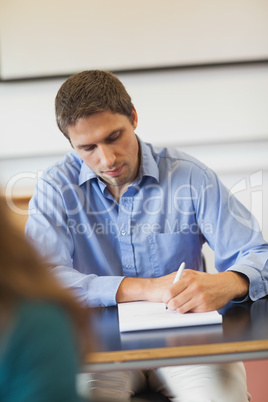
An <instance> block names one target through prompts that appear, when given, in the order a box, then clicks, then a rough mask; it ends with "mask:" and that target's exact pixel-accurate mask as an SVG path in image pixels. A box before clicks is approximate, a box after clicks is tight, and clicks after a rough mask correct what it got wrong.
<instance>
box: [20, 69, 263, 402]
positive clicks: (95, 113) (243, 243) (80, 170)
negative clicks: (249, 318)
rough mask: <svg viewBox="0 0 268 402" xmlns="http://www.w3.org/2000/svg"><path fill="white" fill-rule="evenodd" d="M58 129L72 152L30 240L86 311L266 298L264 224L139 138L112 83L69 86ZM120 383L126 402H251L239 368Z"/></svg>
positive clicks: (85, 81) (144, 375) (45, 191)
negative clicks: (145, 392)
mask: <svg viewBox="0 0 268 402" xmlns="http://www.w3.org/2000/svg"><path fill="white" fill-rule="evenodd" d="M56 118H57V123H58V126H59V128H60V130H61V131H62V132H63V134H64V135H65V136H66V137H67V138H68V140H69V141H70V143H71V145H72V147H73V148H74V150H75V152H74V153H69V154H68V155H66V157H65V159H64V161H63V162H61V163H59V164H56V165H54V166H52V167H51V168H49V169H48V170H47V171H46V172H44V174H43V176H42V177H41V178H40V180H39V182H38V184H37V187H36V191H35V194H34V196H33V198H32V200H31V202H30V206H29V208H30V211H33V212H34V213H32V214H30V217H29V220H28V222H27V226H26V235H27V237H28V239H30V240H31V241H32V242H33V243H34V244H35V245H36V247H37V248H38V250H39V251H40V252H41V254H42V255H43V256H44V257H45V258H46V259H47V260H48V262H49V264H50V265H51V266H53V270H54V272H55V273H56V274H57V276H58V277H59V278H61V280H62V282H63V283H64V284H65V285H66V286H68V287H71V288H73V290H74V292H76V294H77V296H78V297H79V298H80V300H81V301H83V302H84V303H87V304H89V305H92V306H110V305H114V304H116V303H118V302H126V301H134V300H148V301H153V302H164V303H166V304H167V306H168V308H169V309H171V310H175V309H177V310H178V311H179V312H181V313H185V312H187V311H193V312H201V311H209V310H215V309H219V308H221V307H223V306H224V305H225V304H226V303H227V302H229V301H230V300H234V299H236V300H238V301H243V300H246V299H247V298H250V299H251V300H256V299H258V298H261V297H263V296H266V295H267V293H268V286H267V283H268V263H267V261H268V245H267V244H266V243H265V242H264V240H263V238H262V236H261V233H260V231H259V228H258V225H257V223H256V221H255V219H254V218H253V217H252V216H251V214H250V213H249V211H247V210H246V209H245V208H244V207H243V206H242V205H241V204H240V203H239V202H238V201H237V200H236V199H235V198H234V197H233V196H231V195H230V194H229V193H228V191H227V190H226V188H225V187H224V186H223V185H222V184H221V183H220V181H219V179H218V178H217V176H216V175H215V174H214V173H213V172H212V171H211V170H210V169H208V168H207V167H206V166H204V165H203V164H202V163H200V162H199V161H197V160H195V159H194V158H192V157H190V156H188V155H186V154H184V153H182V152H179V151H177V150H174V149H167V148H162V149H160V148H159V149H157V148H155V147H153V146H152V145H151V144H145V143H144V142H142V141H141V140H140V139H139V138H137V136H136V134H135V129H136V127H137V124H138V116H137V112H136V110H135V108H134V106H133V104H132V102H131V98H130V96H129V95H128V93H127V92H126V90H125V88H124V86H123V84H122V83H121V82H120V81H119V80H118V79H117V78H116V77H115V76H114V75H113V74H111V73H108V72H103V71H84V72H81V73H78V74H75V75H74V76H72V77H70V78H69V79H67V80H66V82H65V83H64V84H63V85H62V87H61V88H60V90H59V92H58V94H57V97H56ZM205 242H208V244H209V245H210V246H211V247H212V248H213V249H214V251H215V266H216V268H217V270H218V271H219V273H217V274H214V275H211V274H208V273H205V272H202V271H203V269H202V258H201V251H202V245H203V244H204V243H205ZM183 261H184V262H185V264H186V269H185V270H184V273H183V275H182V277H181V279H180V280H179V281H178V282H177V283H176V284H173V280H174V278H175V275H176V271H177V269H178V267H179V265H180V264H181V262H183ZM120 375H121V377H120ZM110 376H111V377H112V378H113V374H110ZM114 376H115V377H114V378H117V379H118V378H119V377H120V378H121V379H122V378H124V380H122V384H121V385H118V387H117V388H118V389H119V388H120V389H119V390H118V393H117V394H116V396H115V400H117V401H119V400H128V398H129V397H130V395H131V394H132V393H133V391H136V390H139V389H140V388H141V387H142V385H143V384H144V383H145V380H147V381H148V382H149V383H150V384H151V385H152V386H153V387H154V388H155V389H157V390H160V391H161V392H163V393H164V394H166V395H167V396H168V397H169V398H170V399H171V400H172V401H187V402H189V401H194V402H201V401H210V400H211V401H212V400H213V401H217V402H218V401H219V402H220V401H222V402H225V401H226V402H227V401H228V402H232V401H233V402H238V401H239V402H244V401H247V400H250V396H249V395H247V391H246V380H245V373H244V368H243V365H242V364H240V363H237V364H229V365H211V366H210V365H205V366H191V367H185V366H183V367H175V368H174V367H173V368H172V367H167V368H159V369H157V370H153V371H143V372H141V371H140V372H138V371H137V372H130V373H127V374H126V373H115V374H114ZM116 376H118V377H116ZM126 376H127V379H126ZM102 385H103V382H102V378H101V375H100V376H99V377H98V378H97V385H96V388H98V387H100V388H101V387H102ZM119 391H120V392H121V393H120V392H119ZM113 392H115V391H114V390H113ZM94 395H95V397H96V399H97V398H98V392H97V390H95V394H94ZM108 395H111V393H109V392H108ZM108 395H107V400H108ZM103 400H105V399H103Z"/></svg>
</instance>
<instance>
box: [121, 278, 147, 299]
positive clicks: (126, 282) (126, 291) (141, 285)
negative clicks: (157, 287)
mask: <svg viewBox="0 0 268 402" xmlns="http://www.w3.org/2000/svg"><path fill="white" fill-rule="evenodd" d="M149 281H150V279H146V278H124V279H123V280H122V282H121V284H120V285H119V288H118V291H117V294H116V301H117V303H123V302H128V301H137V300H146V289H147V288H148V285H149V283H150V282H149Z"/></svg>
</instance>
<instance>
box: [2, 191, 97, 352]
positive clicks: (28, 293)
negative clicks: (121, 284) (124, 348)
mask: <svg viewBox="0 0 268 402" xmlns="http://www.w3.org/2000/svg"><path fill="white" fill-rule="evenodd" d="M0 222H1V230H0V306H2V307H3V306H4V307H7V308H8V307H9V306H12V305H13V304H16V303H19V302H20V301H23V300H34V301H49V302H52V303H55V304H57V305H61V306H62V307H63V308H64V309H65V310H66V311H67V312H68V313H69V315H70V317H71V319H72V321H73V324H74V328H75V329H76V330H77V331H76V332H77V336H78V340H79V343H80V345H81V346H82V348H81V352H83V353H85V352H86V351H89V349H90V348H91V345H90V343H89V334H88V326H89V312H90V310H89V308H83V307H82V306H81V305H80V304H79V303H78V302H77V301H76V300H75V299H74V297H73V296H72V294H71V292H70V291H69V290H67V289H64V288H63V287H62V286H61V285H60V284H59V283H58V281H57V280H56V279H55V277H54V276H53V274H52V273H51V271H50V270H49V268H48V267H47V266H46V265H45V264H43V263H42V262H41V260H40V258H39V256H38V255H37V254H36V252H35V251H34V250H33V249H32V247H31V246H30V245H29V244H28V243H27V242H26V240H25V239H24V236H23V233H22V232H21V231H20V230H19V229H18V228H17V227H16V226H14V224H13V222H12V221H11V219H10V217H9V209H8V208H7V205H6V201H5V199H4V198H3V197H2V196H0Z"/></svg>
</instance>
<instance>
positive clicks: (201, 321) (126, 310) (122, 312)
mask: <svg viewBox="0 0 268 402" xmlns="http://www.w3.org/2000/svg"><path fill="white" fill-rule="evenodd" d="M118 316H119V329H120V331H121V332H127V331H139V330H145V329H159V328H172V327H187V326H194V325H209V324H221V323H222V316H221V315H220V314H219V313H218V312H217V311H209V312H206V313H186V314H180V313H178V312H176V311H170V310H166V305H165V304H164V303H151V302H146V301H138V302H128V303H119V304H118Z"/></svg>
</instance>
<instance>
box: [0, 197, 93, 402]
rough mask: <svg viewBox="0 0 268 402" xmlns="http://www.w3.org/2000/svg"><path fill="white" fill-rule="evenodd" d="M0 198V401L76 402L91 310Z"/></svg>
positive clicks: (88, 347)
mask: <svg viewBox="0 0 268 402" xmlns="http://www.w3.org/2000/svg"><path fill="white" fill-rule="evenodd" d="M8 212H9V211H8V208H7V207H6V205H5V200H4V198H2V197H1V196H0V222H1V229H0V401H3V402H78V401H81V400H82V399H80V397H78V395H77V392H76V374H77V373H78V371H79V367H80V363H81V362H82V359H83V356H84V353H86V352H87V351H89V350H90V348H91V346H90V342H89V335H88V325H89V309H86V308H82V307H81V306H80V305H79V304H78V303H77V302H76V301H75V300H74V298H73V296H72V295H71V292H70V291H68V290H67V289H63V288H62V287H61V286H60V285H59V284H58V282H57V281H56V279H55V278H54V277H53V275H52V273H51V272H50V271H49V270H48V269H47V267H46V266H45V265H43V264H42V263H41V262H40V259H39V257H38V256H37V255H36V253H35V252H34V251H33V250H32V248H31V247H30V246H29V245H28V244H27V242H26V241H25V239H24V237H23V233H20V231H19V230H18V229H17V228H16V227H15V226H14V225H13V222H11V220H10V217H9V214H8Z"/></svg>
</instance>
